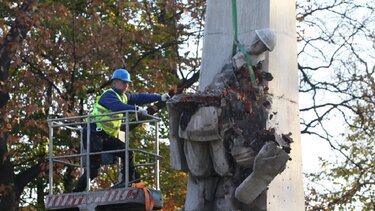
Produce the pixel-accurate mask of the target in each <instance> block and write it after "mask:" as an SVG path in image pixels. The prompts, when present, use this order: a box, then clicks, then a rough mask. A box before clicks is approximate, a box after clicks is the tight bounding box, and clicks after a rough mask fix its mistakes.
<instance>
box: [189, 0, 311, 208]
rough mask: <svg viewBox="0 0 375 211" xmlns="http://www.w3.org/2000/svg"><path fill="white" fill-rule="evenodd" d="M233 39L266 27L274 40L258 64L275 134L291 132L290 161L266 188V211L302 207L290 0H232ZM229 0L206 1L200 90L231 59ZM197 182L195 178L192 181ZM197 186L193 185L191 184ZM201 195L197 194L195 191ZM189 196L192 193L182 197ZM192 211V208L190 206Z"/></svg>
mask: <svg viewBox="0 0 375 211" xmlns="http://www.w3.org/2000/svg"><path fill="white" fill-rule="evenodd" d="M237 11H238V14H237V15H238V16H237V17H238V32H239V33H238V35H239V37H238V39H239V41H240V42H241V43H243V44H245V45H250V44H251V43H250V41H251V40H252V39H253V37H254V36H255V30H256V29H260V28H270V29H271V30H273V31H274V33H275V35H276V39H277V45H276V47H275V49H274V50H273V51H272V52H270V53H267V55H266V59H265V61H264V63H263V68H264V69H267V70H268V71H269V72H270V73H272V75H273V76H274V79H273V81H272V82H270V83H269V88H270V91H269V93H270V94H271V95H273V105H272V112H277V115H275V119H274V122H276V123H277V125H273V127H275V128H276V129H277V130H278V132H279V133H289V132H291V133H292V138H293V140H294V142H293V143H292V144H291V148H292V151H291V153H290V157H291V158H292V160H291V161H289V162H288V163H287V167H286V169H285V171H283V172H282V173H281V175H278V176H277V177H276V178H275V180H273V181H272V182H271V184H270V186H269V190H268V191H267V199H266V200H267V203H266V206H267V210H269V211H273V210H274V211H277V210H280V208H281V207H282V209H283V210H291V211H293V210H295V211H300V210H304V193H303V181H302V159H301V147H300V145H301V144H300V127H299V107H298V72H297V52H296V44H297V43H296V24H295V1H294V0H283V1H277V0H237ZM232 17H233V16H232V1H231V0H224V1H218V0H207V12H206V26H205V35H204V43H203V55H202V66H201V75H200V83H199V90H200V91H203V90H204V89H205V88H206V86H208V85H209V84H210V83H211V82H212V80H213V78H214V76H215V75H216V74H218V73H219V72H220V71H221V70H222V67H223V66H224V65H225V64H227V63H229V62H230V61H231V58H232V45H233V37H234V32H233V26H232ZM195 184H196V183H195ZM196 189H198V188H196ZM195 196H196V197H200V196H199V195H195ZM189 200H191V201H194V199H193V198H190V199H189V197H188V198H187V204H188V203H189ZM191 210H192V209H191Z"/></svg>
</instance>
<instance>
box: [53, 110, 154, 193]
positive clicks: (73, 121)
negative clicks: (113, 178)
mask: <svg viewBox="0 0 375 211" xmlns="http://www.w3.org/2000/svg"><path fill="white" fill-rule="evenodd" d="M120 113H122V114H124V115H123V116H122V117H114V118H111V119H108V120H97V119H96V117H99V116H111V115H115V114H120ZM145 116H146V117H147V119H145V120H143V119H142V120H141V119H140V118H139V117H138V113H137V112H136V111H120V112H112V113H107V114H101V115H95V116H94V115H83V116H74V117H63V118H50V119H48V127H49V156H48V160H49V194H50V195H53V185H54V180H53V171H54V168H53V167H54V163H62V164H64V165H68V166H69V165H70V166H74V167H78V168H80V172H81V174H82V172H83V171H82V170H83V169H85V171H86V172H87V174H86V176H87V178H86V179H87V180H86V181H87V185H86V191H90V189H91V188H90V156H91V155H102V154H112V153H115V152H124V154H125V161H124V162H125V187H128V186H129V152H130V151H133V152H139V153H141V154H145V155H148V156H150V157H152V158H154V160H155V162H154V163H143V164H137V165H135V166H137V167H140V166H144V167H147V166H153V168H154V177H155V179H154V183H155V184H154V185H155V189H156V190H160V181H159V179H160V177H159V171H160V169H159V168H160V167H159V159H160V158H161V156H160V154H159V132H158V131H159V122H160V121H161V119H160V118H158V117H156V116H152V115H145ZM130 117H132V118H134V120H130ZM113 120H122V121H123V124H124V125H125V149H119V150H109V151H101V152H91V151H90V126H91V125H90V124H91V123H96V122H106V121H113ZM142 123H148V124H150V126H151V125H152V124H154V127H155V130H154V135H155V145H154V149H153V151H147V150H143V149H131V148H130V147H129V144H130V141H131V140H130V139H129V132H130V128H129V125H131V124H142ZM83 125H86V130H87V133H86V134H87V138H86V140H83V138H82V137H83V136H82V134H83V130H84V128H83V127H82V126H83ZM55 128H65V129H68V130H72V131H76V132H78V133H79V136H80V140H81V141H80V149H81V150H80V153H78V154H69V155H55V154H54V129H55ZM83 141H86V152H83V150H82V149H83V147H84V146H83ZM76 157H79V158H80V164H79V165H77V164H74V163H71V162H66V161H65V160H66V159H68V158H76ZM83 157H85V158H86V159H85V167H84V165H83V163H84V161H83V160H84V159H83Z"/></svg>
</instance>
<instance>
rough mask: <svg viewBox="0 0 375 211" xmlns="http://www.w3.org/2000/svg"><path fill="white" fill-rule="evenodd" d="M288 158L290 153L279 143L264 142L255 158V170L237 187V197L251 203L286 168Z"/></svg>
mask: <svg viewBox="0 0 375 211" xmlns="http://www.w3.org/2000/svg"><path fill="white" fill-rule="evenodd" d="M288 159H289V156H288V154H287V153H286V152H285V151H284V150H283V149H282V148H280V147H279V146H278V145H277V143H275V142H267V143H266V144H264V145H263V147H262V149H261V150H260V152H259V153H258V155H257V156H256V158H255V161H254V168H253V172H252V173H251V174H250V175H249V176H248V177H247V178H246V179H245V180H244V181H243V182H242V183H241V184H240V185H239V186H238V187H237V189H236V192H235V196H236V198H237V199H238V200H239V201H241V202H243V203H245V204H251V203H252V202H253V201H254V200H255V199H256V198H257V197H258V196H259V195H260V194H261V193H262V192H263V191H265V190H266V189H267V187H268V185H269V184H270V183H271V181H272V180H273V178H275V177H276V175H277V174H279V173H281V172H282V171H283V170H284V169H285V164H286V162H287V161H288Z"/></svg>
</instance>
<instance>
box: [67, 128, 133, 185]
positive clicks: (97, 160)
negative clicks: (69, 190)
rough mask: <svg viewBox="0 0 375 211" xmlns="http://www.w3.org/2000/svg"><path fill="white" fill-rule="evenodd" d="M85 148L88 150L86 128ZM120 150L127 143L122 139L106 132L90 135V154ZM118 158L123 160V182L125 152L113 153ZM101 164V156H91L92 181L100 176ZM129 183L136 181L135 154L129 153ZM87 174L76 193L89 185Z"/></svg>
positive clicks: (85, 132) (81, 180)
mask: <svg viewBox="0 0 375 211" xmlns="http://www.w3.org/2000/svg"><path fill="white" fill-rule="evenodd" d="M83 143H84V144H83V146H84V148H85V149H87V146H86V145H87V144H86V143H87V130H86V128H84V130H83ZM118 149H125V143H124V142H122V141H121V140H120V139H118V138H115V137H111V136H109V135H108V134H107V133H105V132H104V131H97V132H91V133H90V152H100V151H109V150H118ZM111 154H112V155H114V156H116V157H120V158H121V159H122V163H123V164H124V166H123V167H122V176H123V178H122V179H123V181H124V180H125V152H115V153H111ZM100 164H101V155H91V156H90V179H91V180H92V179H94V178H95V177H96V176H98V173H99V168H100ZM128 173H129V181H131V180H134V179H135V178H134V177H135V176H134V161H133V153H132V152H131V151H129V172H128ZM86 178H87V172H86V171H85V173H84V174H83V175H82V176H81V177H80V178H79V180H78V182H77V185H76V187H75V189H74V190H73V191H74V192H81V191H84V190H85V189H86V183H87V179H86Z"/></svg>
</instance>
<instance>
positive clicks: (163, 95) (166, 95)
mask: <svg viewBox="0 0 375 211" xmlns="http://www.w3.org/2000/svg"><path fill="white" fill-rule="evenodd" d="M169 98H171V97H170V96H169V94H168V93H165V94H162V95H161V101H167V100H168V99H169Z"/></svg>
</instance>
